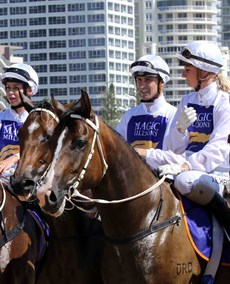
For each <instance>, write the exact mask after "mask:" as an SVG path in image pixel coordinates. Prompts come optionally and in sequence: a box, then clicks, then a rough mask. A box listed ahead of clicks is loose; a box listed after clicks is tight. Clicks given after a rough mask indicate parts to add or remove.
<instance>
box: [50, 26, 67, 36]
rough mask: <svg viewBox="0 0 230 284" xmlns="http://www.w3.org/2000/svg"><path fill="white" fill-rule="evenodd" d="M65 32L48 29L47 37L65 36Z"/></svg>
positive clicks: (63, 30)
mask: <svg viewBox="0 0 230 284" xmlns="http://www.w3.org/2000/svg"><path fill="white" fill-rule="evenodd" d="M65 35H66V30H65V29H64V28H63V29H49V36H65Z"/></svg>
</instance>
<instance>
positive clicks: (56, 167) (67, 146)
mask: <svg viewBox="0 0 230 284" xmlns="http://www.w3.org/2000/svg"><path fill="white" fill-rule="evenodd" d="M99 131H100V129H99V120H98V118H97V116H96V114H95V113H94V112H93V111H92V110H91V105H90V101H89V97H88V95H87V93H85V92H84V91H82V96H81V99H80V101H79V103H78V104H76V105H74V106H73V107H72V108H71V109H69V110H68V112H65V113H63V115H62V116H61V117H60V122H59V124H58V126H57V127H56V128H55V131H54V134H53V135H52V138H51V143H54V144H55V145H56V150H55V153H54V156H53V160H52V163H51V165H50V167H49V170H48V172H47V173H46V177H45V179H44V183H43V184H42V186H41V187H39V188H38V191H37V196H38V199H39V201H40V203H39V205H40V207H41V208H42V209H43V210H44V211H45V212H46V213H50V214H51V215H60V214H62V212H63V210H64V206H65V196H66V195H71V194H72V193H73V192H72V190H73V189H74V187H77V188H78V190H79V191H80V190H84V189H88V188H94V187H95V186H96V185H97V184H98V183H99V182H100V181H101V179H102V177H103V175H104V173H105V171H106V163H105V159H104V157H103V145H101V144H100V139H99ZM73 191H74V190H73Z"/></svg>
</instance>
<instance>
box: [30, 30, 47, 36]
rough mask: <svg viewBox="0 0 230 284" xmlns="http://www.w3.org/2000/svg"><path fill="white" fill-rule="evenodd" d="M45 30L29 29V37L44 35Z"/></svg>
mask: <svg viewBox="0 0 230 284" xmlns="http://www.w3.org/2000/svg"><path fill="white" fill-rule="evenodd" d="M45 36H46V30H31V31H30V37H45Z"/></svg>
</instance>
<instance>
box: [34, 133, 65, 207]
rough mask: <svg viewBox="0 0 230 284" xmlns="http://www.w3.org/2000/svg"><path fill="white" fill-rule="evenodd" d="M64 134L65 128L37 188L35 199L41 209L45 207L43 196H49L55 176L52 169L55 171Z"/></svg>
mask: <svg viewBox="0 0 230 284" xmlns="http://www.w3.org/2000/svg"><path fill="white" fill-rule="evenodd" d="M66 132H67V128H65V129H64V130H63V132H62V133H61V135H60V136H59V139H58V141H57V147H56V150H55V153H54V157H53V160H52V163H51V165H50V168H49V170H48V171H47V173H46V177H45V179H44V182H43V184H42V186H40V187H38V188H37V197H38V200H39V205H40V206H41V207H44V205H45V195H48V196H49V195H50V194H51V189H52V183H53V180H54V174H55V171H54V169H55V165H56V162H57V160H58V158H59V154H60V151H61V149H62V147H63V140H64V137H65V134H66Z"/></svg>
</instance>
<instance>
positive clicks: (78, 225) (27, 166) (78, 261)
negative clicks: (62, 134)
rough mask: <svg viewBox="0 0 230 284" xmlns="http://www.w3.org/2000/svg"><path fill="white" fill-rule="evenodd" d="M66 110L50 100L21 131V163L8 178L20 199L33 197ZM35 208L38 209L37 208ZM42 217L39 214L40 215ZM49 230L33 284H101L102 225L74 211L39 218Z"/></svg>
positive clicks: (76, 210)
mask: <svg viewBox="0 0 230 284" xmlns="http://www.w3.org/2000/svg"><path fill="white" fill-rule="evenodd" d="M66 109H68V105H65V106H63V105H61V104H60V103H58V102H56V101H55V100H53V105H52V106H51V105H50V104H48V103H47V104H46V105H45V106H43V107H39V108H35V109H33V110H32V111H31V112H30V114H29V116H28V118H27V120H26V121H25V123H24V125H23V127H22V128H21V129H20V132H19V138H20V156H21V157H20V161H19V163H18V166H17V169H16V171H15V173H14V175H13V176H12V177H11V187H12V188H13V190H14V193H16V194H17V195H18V196H19V197H20V199H21V200H23V201H31V200H33V198H34V193H35V185H36V182H39V180H40V179H41V178H42V175H43V174H44V172H45V170H46V168H47V166H48V164H47V163H45V159H44V158H45V157H46V161H47V160H49V159H50V161H51V156H50V151H47V148H46V147H48V148H50V146H51V145H50V144H49V138H50V136H51V135H52V133H53V131H54V129H55V127H56V126H57V123H58V116H60V115H61V113H62V112H63V111H66ZM37 209H38V208H37ZM39 213H40V214H41V212H39ZM42 218H44V219H45V220H46V222H47V223H48V224H49V227H50V242H49V246H48V251H47V255H46V258H45V260H44V262H43V265H42V267H41V273H40V274H39V277H38V279H37V282H36V283H41V284H46V283H47V284H54V283H55V284H56V283H60V284H65V283H66V284H67V283H68V284H75V283H79V284H92V283H96V284H99V283H102V279H101V274H100V267H99V265H100V258H101V254H102V250H103V242H104V239H103V233H102V229H101V223H100V222H99V221H98V220H97V219H95V218H90V217H89V216H88V215H87V214H86V213H83V212H81V211H79V210H78V209H76V208H75V209H73V210H71V211H66V212H65V214H64V215H63V216H61V217H60V218H53V217H50V216H46V215H42Z"/></svg>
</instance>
